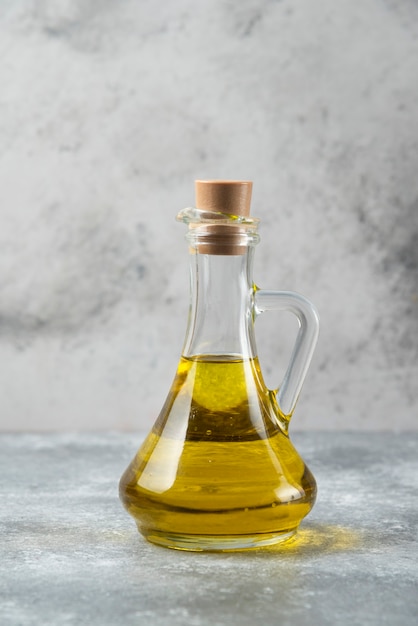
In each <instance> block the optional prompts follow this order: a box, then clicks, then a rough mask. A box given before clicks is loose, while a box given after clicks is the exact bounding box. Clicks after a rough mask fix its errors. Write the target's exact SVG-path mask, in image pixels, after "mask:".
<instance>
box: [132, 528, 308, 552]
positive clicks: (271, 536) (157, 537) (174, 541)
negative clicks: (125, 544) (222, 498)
mask: <svg viewBox="0 0 418 626" xmlns="http://www.w3.org/2000/svg"><path fill="white" fill-rule="evenodd" d="M296 531H297V528H293V529H292V530H287V531H285V532H280V533H260V534H256V535H229V536H223V535H206V536H205V535H180V534H174V533H173V534H167V533H159V532H158V531H149V532H144V531H143V530H140V533H141V534H142V535H144V537H145V538H146V539H147V540H148V541H150V542H151V543H155V544H157V545H159V546H164V547H165V548H171V549H172V550H186V551H189V552H234V551H241V550H251V549H256V548H262V547H264V546H272V545H276V544H279V543H287V542H289V541H291V540H292V539H293V538H294V537H295V535H296Z"/></svg>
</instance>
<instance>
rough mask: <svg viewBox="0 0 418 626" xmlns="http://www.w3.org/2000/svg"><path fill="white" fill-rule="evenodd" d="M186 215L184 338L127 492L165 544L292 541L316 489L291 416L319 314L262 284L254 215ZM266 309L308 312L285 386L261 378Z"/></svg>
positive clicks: (148, 531) (228, 546)
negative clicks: (294, 439) (260, 326)
mask: <svg viewBox="0 0 418 626" xmlns="http://www.w3.org/2000/svg"><path fill="white" fill-rule="evenodd" d="M238 187H239V188H240V185H238ZM213 189H215V192H216V193H215V196H216V197H215V200H216V201H218V196H217V195H216V194H217V193H218V191H217V190H218V188H217V187H216V185H215V187H213V188H212V187H210V190H211V191H213ZM225 189H226V193H227V199H228V198H230V195H231V194H230V189H229V187H228V184H227V185H226V187H225V185H224V186H221V191H222V194H221V196H222V201H224V200H225V198H224V191H225ZM232 196H233V197H234V194H232ZM212 200H213V198H212V199H211V202H212ZM228 206H229V205H228ZM179 217H180V219H181V220H182V221H185V222H186V223H188V224H189V233H188V236H187V239H188V242H189V251H190V276H191V298H190V311H189V319H188V325H187V331H186V338H185V342H184V346H183V350H182V356H181V358H180V361H179V364H178V368H177V372H176V375H175V377H174V381H173V384H172V386H171V389H170V392H169V394H168V396H167V399H166V402H165V404H164V406H163V408H162V410H161V413H160V415H159V417H158V419H157V421H156V422H155V424H154V426H153V428H152V430H151V432H150V434H149V435H148V436H147V437H146V439H145V441H144V443H143V444H142V446H141V447H140V449H139V450H138V452H137V454H136V455H135V458H134V459H133V460H132V462H131V463H130V465H129V466H128V468H127V470H126V471H125V473H124V474H123V476H122V478H121V481H120V497H121V500H122V502H123V504H124V506H125V507H126V509H127V510H128V512H129V513H130V514H131V515H132V516H133V517H134V519H135V521H136V524H137V526H138V529H139V531H140V532H141V533H142V534H143V535H144V536H145V537H146V538H147V539H148V540H150V541H152V542H154V543H157V544H160V545H164V546H167V547H171V548H177V549H185V550H217V551H223V550H237V549H246V548H252V547H257V546H262V545H267V544H272V543H277V542H280V541H285V540H287V539H289V538H290V537H292V536H293V534H294V533H295V531H296V529H297V527H298V526H299V524H300V522H301V520H302V519H303V518H304V517H305V516H306V515H307V514H308V513H309V511H310V509H311V508H312V506H313V504H314V502H315V497H316V483H315V479H314V477H313V476H312V474H311V472H310V471H309V469H308V468H307V466H306V465H305V463H304V462H303V460H302V459H301V458H300V456H299V455H298V453H297V451H296V450H295V448H294V447H293V445H292V443H291V441H290V439H289V436H288V430H287V427H288V423H289V420H290V417H291V415H292V412H293V409H294V405H295V402H296V400H297V396H298V393H299V391H300V387H301V385H302V382H303V378H304V375H305V373H306V369H307V366H308V364H309V360H310V357H311V355H312V351H313V346H314V344H315V342H316V336H317V318H316V316H315V313H314V309H313V308H312V307H311V305H310V303H309V302H308V301H306V300H304V299H303V298H301V297H300V296H296V294H291V293H288V292H267V291H261V290H258V288H257V287H256V286H255V285H254V283H253V281H252V260H253V252H254V247H255V245H256V244H257V242H258V234H257V232H256V231H257V222H258V220H256V219H252V218H247V217H242V216H239V215H238V216H237V215H233V214H231V215H229V214H228V215H225V214H224V213H214V212H213V211H200V210H196V209H186V210H184V211H183V212H181V213H180V214H179ZM269 309H270V310H271V309H287V310H290V311H292V312H294V313H295V314H296V315H297V316H298V319H299V322H300V330H299V334H298V337H297V339H296V343H295V349H294V353H293V355H292V358H291V362H290V364H289V367H288V370H287V372H286V374H285V377H284V379H283V383H282V385H281V386H280V391H279V392H278V394H277V390H274V391H272V390H269V389H267V387H266V385H265V383H264V380H263V376H262V373H261V370H260V365H259V362H258V358H257V348H256V341H255V333H254V325H255V321H256V319H257V317H258V315H259V314H260V313H262V312H263V311H265V310H269ZM284 407H285V408H284Z"/></svg>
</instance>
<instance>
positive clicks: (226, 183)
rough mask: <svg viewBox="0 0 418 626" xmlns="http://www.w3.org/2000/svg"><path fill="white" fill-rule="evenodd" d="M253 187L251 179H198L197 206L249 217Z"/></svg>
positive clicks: (196, 187)
mask: <svg viewBox="0 0 418 626" xmlns="http://www.w3.org/2000/svg"><path fill="white" fill-rule="evenodd" d="M252 188H253V184H252V182H251V181H249V180H197V181H196V182H195V189H196V208H197V209H202V210H208V211H219V212H220V213H228V214H229V215H243V216H245V217H247V216H248V215H249V214H250V206H251V192H252Z"/></svg>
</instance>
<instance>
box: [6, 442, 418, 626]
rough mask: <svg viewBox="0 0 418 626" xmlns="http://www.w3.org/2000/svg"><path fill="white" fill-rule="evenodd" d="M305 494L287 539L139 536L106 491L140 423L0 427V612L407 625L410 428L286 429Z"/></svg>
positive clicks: (65, 618) (413, 501)
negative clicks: (233, 542)
mask: <svg viewBox="0 0 418 626" xmlns="http://www.w3.org/2000/svg"><path fill="white" fill-rule="evenodd" d="M292 439H293V441H294V443H295V445H296V447H297V448H298V450H299V451H300V453H301V454H302V456H303V457H304V458H305V460H306V461H307V463H308V464H309V466H310V468H311V470H312V471H313V473H314V474H315V476H316V478H317V481H318V485H319V497H318V502H317V504H316V506H315V508H314V509H313V511H312V513H311V514H310V516H309V517H308V518H307V519H306V520H305V522H304V523H303V525H302V527H301V531H300V534H299V539H298V540H297V541H296V542H294V543H293V544H291V545H289V546H288V548H286V549H284V548H283V547H282V548H279V547H276V548H266V549H263V550H258V551H256V552H251V553H240V554H237V553H227V554H199V553H197V554H196V553H185V552H177V551H172V550H166V549H164V548H159V547H156V546H153V545H151V544H148V543H146V542H145V541H144V540H143V539H142V538H141V537H140V535H139V534H138V533H137V531H136V528H135V526H134V523H133V521H132V520H131V518H130V517H129V516H128V515H127V514H126V513H125V511H124V510H123V509H122V507H121V506H120V504H119V501H118V499H117V483H118V479H119V476H120V474H121V473H122V471H123V470H124V469H125V467H126V465H127V464H128V462H129V461H130V459H131V457H132V456H133V454H134V452H135V451H136V449H137V447H138V445H139V443H140V441H141V436H140V435H127V434H120V433H109V434H101V435H82V434H79V435H75V434H64V435H29V434H28V435H2V436H0V494H1V510H0V521H1V538H0V539H1V542H0V551H1V553H2V554H1V558H0V601H1V604H0V616H1V618H0V623H1V624H2V625H5V626H9V625H19V626H26V625H29V624H31V625H32V624H33V625H42V626H47V625H54V626H56V625H60V624H77V625H79V624H88V625H89V626H94V625H96V624H100V625H106V624H116V625H119V624H121V625H123V626H129V625H131V624H150V625H152V626H158V625H160V624H161V625H162V624H164V625H165V626H166V625H171V624H175V625H177V624H179V625H180V624H181V625H191V626H199V625H202V624H211V626H217V625H227V624H228V625H233V624H239V625H240V626H246V625H251V626H253V625H254V624H260V625H263V626H267V625H270V624H281V625H287V624H289V625H290V624H291V625H292V626H298V625H301V624H304V625H305V624H306V625H307V624H315V625H316V624H318V626H323V625H328V624H330V625H345V624H347V625H348V624H350V626H356V625H359V626H360V625H361V626H367V625H371V624H373V625H374V624H376V625H377V624H379V626H380V625H382V624H390V625H398V624H399V625H402V626H406V625H409V624H414V625H415V624H417V623H418V585H417V582H418V575H417V568H418V566H417V552H418V551H417V534H416V522H417V508H416V505H417V493H418V454H417V449H418V434H412V433H407V434H397V435H393V434H389V433H387V434H350V433H343V434H341V433H334V434H331V433H312V434H308V433H294V434H293V436H292Z"/></svg>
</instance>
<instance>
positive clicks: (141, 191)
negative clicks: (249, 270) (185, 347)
mask: <svg viewBox="0 0 418 626" xmlns="http://www.w3.org/2000/svg"><path fill="white" fill-rule="evenodd" d="M0 52H1V63H0V86H1V88H0V220H1V227H0V364H1V368H2V369H1V376H0V416H1V417H0V429H1V430H22V431H26V430H38V431H39V430H43V431H48V430H68V429H78V430H81V429H85V430H95V429H104V430H106V429H116V430H124V429H127V430H132V429H141V428H148V426H149V424H150V423H152V422H153V421H154V419H155V418H156V416H157V414H158V412H159V410H160V408H161V405H162V403H163V401H164V397H165V394H166V393H167V390H168V388H169V385H170V383H171V379H172V377H173V375H174V371H175V367H176V365H177V360H178V357H179V353H180V350H181V345H182V341H183V334H184V330H185V325H186V318H187V306H188V293H187V289H188V268H187V259H186V257H187V246H186V244H185V242H184V241H183V234H184V229H183V228H182V226H180V225H176V224H175V222H174V216H175V214H176V213H177V211H178V210H179V209H182V208H183V207H185V206H189V205H191V204H193V202H194V191H193V183H194V179H195V178H243V179H250V180H253V181H254V197H253V214H254V215H256V216H258V217H260V218H261V236H262V242H261V244H260V246H259V247H258V249H257V254H256V265H255V276H254V278H255V281H256V283H257V284H259V285H260V286H261V287H263V288H266V289H284V290H295V291H299V292H301V293H302V294H304V295H306V296H307V297H308V298H309V299H311V300H312V301H313V302H314V303H315V304H316V306H317V307H318V310H319V312H320V316H321V337H320V343H319V345H318V349H317V352H316V356H315V358H314V361H313V364H312V368H311V371H310V373H309V377H308V379H307V381H306V385H305V389H304V392H303V394H302V396H301V400H300V408H299V409H298V411H297V413H296V416H295V427H297V428H301V429H304V428H307V429H315V428H325V429H329V428H335V429H346V428H354V429H359V428H362V429H366V430H367V429H370V430H373V429H374V430H379V429H381V428H389V429H391V428H403V429H415V428H416V427H417V425H418V420H417V415H418V385H417V380H418V367H417V354H418V282H417V276H418V256H417V255H418V177H417V171H418V141H417V128H418V113H417V106H416V103H417V102H418V81H417V75H418V3H417V2H416V0H396V1H395V0H379V1H377V0H362V2H353V1H352V0H339V2H335V0H316V1H315V2H312V0H298V1H297V2H295V1H293V0H281V1H279V0H240V2H232V1H225V0H210V1H209V0H206V1H205V0H202V1H199V2H195V0H170V1H169V2H162V3H159V5H158V9H156V7H155V2H153V1H152V0H142V1H141V2H138V1H137V0H124V1H123V2H114V1H113V0H2V2H0ZM280 324H287V322H286V321H284V320H282V319H281V318H279V317H274V316H272V319H271V320H270V318H268V319H267V316H266V318H265V319H264V316H263V318H262V320H260V322H259V323H258V326H259V328H258V341H259V347H260V354H261V356H262V357H263V358H262V364H263V368H264V371H265V377H266V379H267V381H268V382H269V384H270V386H271V387H272V388H275V387H277V385H278V381H279V379H280V373H281V372H283V369H284V365H285V364H286V362H287V358H288V354H289V351H290V348H291V342H292V340H293V335H292V332H290V331H288V329H287V327H286V326H285V330H284V331H282V330H281V326H280ZM289 325H290V329H291V330H292V331H293V326H292V325H291V322H289ZM22 389H24V393H22Z"/></svg>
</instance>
